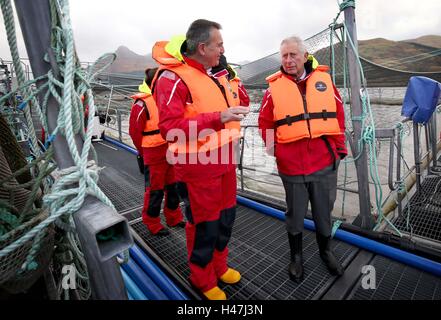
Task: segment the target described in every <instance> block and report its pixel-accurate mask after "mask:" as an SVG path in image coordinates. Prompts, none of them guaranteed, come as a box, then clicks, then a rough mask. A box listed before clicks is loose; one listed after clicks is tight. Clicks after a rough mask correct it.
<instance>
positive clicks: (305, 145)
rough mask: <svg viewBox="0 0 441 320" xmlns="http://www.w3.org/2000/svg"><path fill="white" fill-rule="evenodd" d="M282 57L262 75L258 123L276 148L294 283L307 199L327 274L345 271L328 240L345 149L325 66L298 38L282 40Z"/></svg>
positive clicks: (339, 114)
mask: <svg viewBox="0 0 441 320" xmlns="http://www.w3.org/2000/svg"><path fill="white" fill-rule="evenodd" d="M280 56H281V62H282V66H281V68H280V71H278V72H276V73H275V74H273V75H271V76H269V77H268V78H267V79H266V80H267V81H268V83H269V88H268V90H267V91H266V93H265V95H264V98H263V101H262V107H261V110H260V114H259V128H260V129H261V134H262V138H263V140H264V141H265V143H266V146H267V149H268V150H269V151H274V155H275V157H276V160H277V168H278V171H279V175H280V177H281V178H282V181H283V185H284V188H285V193H286V207H287V211H286V228H287V231H288V240H289V245H290V250H291V263H290V264H289V267H288V272H289V276H290V278H291V279H292V280H294V281H296V282H300V281H301V280H302V279H303V257H302V233H303V219H304V217H305V214H306V212H307V210H308V203H309V202H310V203H311V211H312V216H313V219H314V222H315V226H316V235H317V243H318V246H319V251H320V257H321V258H322V260H323V261H324V263H325V264H326V266H327V267H328V269H329V271H330V272H331V274H333V275H338V276H340V275H342V274H343V272H344V271H343V268H342V266H341V264H340V263H339V262H338V260H337V258H336V257H335V256H334V254H333V252H332V250H331V247H330V239H331V211H332V209H333V206H334V201H335V198H336V187H337V168H338V164H339V161H340V159H343V158H344V157H345V156H346V154H347V150H346V146H345V136H344V132H345V123H344V110H343V105H342V102H341V98H340V95H339V93H338V91H337V89H336V88H335V86H334V84H333V83H332V80H331V77H330V75H329V74H328V73H327V71H328V69H329V68H328V67H326V66H315V65H314V66H313V63H312V60H311V59H308V57H310V56H309V54H308V52H307V50H306V47H305V44H304V43H303V41H302V40H301V39H300V38H299V37H295V36H292V37H289V38H286V39H284V40H283V41H282V43H281V45H280ZM270 141H274V145H270Z"/></svg>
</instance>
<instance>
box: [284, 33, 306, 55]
mask: <svg viewBox="0 0 441 320" xmlns="http://www.w3.org/2000/svg"><path fill="white" fill-rule="evenodd" d="M288 42H294V43H296V44H297V47H298V48H299V50H300V51H301V52H302V54H303V53H306V52H308V49H306V46H305V42H303V40H302V39H301V38H300V37H297V36H290V37H288V38H285V39H283V40H282V42H281V43H280V46H283V45H284V44H285V43H288Z"/></svg>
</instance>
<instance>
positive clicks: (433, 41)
mask: <svg viewBox="0 0 441 320" xmlns="http://www.w3.org/2000/svg"><path fill="white" fill-rule="evenodd" d="M405 41H406V42H413V43H418V44H422V45H425V46H428V47H433V48H441V36H436V35H427V36H422V37H419V38H416V39H412V40H405Z"/></svg>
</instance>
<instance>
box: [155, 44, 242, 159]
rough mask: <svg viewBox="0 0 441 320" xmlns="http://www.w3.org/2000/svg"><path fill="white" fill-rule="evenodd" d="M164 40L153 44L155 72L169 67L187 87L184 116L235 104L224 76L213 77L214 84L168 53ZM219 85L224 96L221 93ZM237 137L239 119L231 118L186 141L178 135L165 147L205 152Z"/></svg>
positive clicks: (191, 115) (205, 76)
mask: <svg viewBox="0 0 441 320" xmlns="http://www.w3.org/2000/svg"><path fill="white" fill-rule="evenodd" d="M166 44H167V42H166V41H161V42H157V43H156V44H155V46H154V47H153V51H152V52H153V54H152V56H153V58H154V59H155V60H156V61H157V62H158V63H160V67H159V70H158V72H157V75H159V74H160V73H161V72H162V71H163V70H170V71H172V72H174V73H176V74H177V75H178V76H179V78H181V79H182V81H183V82H184V83H185V85H186V86H187V87H188V89H189V91H190V94H191V98H192V103H191V104H187V105H186V107H185V112H184V117H185V118H194V117H196V116H197V115H198V114H201V113H208V112H222V111H225V110H227V108H229V107H230V106H235V102H234V98H233V96H232V94H231V93H230V90H229V89H228V79H227V78H226V77H221V78H219V79H217V80H218V81H219V84H220V86H218V85H216V83H215V82H214V81H213V79H211V78H210V77H209V76H208V75H207V74H206V73H203V72H201V71H200V70H198V69H195V68H193V67H190V66H189V65H187V64H185V63H184V62H182V61H179V60H178V59H176V58H174V57H173V56H171V55H170V54H168V53H167V52H166V51H165V49H164V47H165V45H166ZM153 81H155V79H154V80H153ZM222 89H223V91H224V93H225V96H226V98H227V100H226V99H225V97H224V95H223V94H222ZM195 138H196V139H195ZM238 138H240V123H239V122H238V121H231V122H228V123H225V129H221V130H219V131H216V132H212V133H210V134H207V135H204V136H198V137H190V139H186V141H179V138H178V141H177V142H176V143H172V144H170V146H169V148H170V151H172V152H177V153H197V152H207V151H209V150H215V149H218V148H220V147H221V146H223V145H226V144H228V143H230V142H232V141H233V140H236V139H238Z"/></svg>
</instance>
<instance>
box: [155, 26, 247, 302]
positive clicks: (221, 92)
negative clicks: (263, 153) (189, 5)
mask: <svg viewBox="0 0 441 320" xmlns="http://www.w3.org/2000/svg"><path fill="white" fill-rule="evenodd" d="M220 29H221V26H220V25H219V24H218V23H216V22H212V21H208V20H202V19H200V20H196V21H194V22H193V23H192V24H191V25H190V28H189V29H188V31H187V34H186V41H185V42H184V43H183V44H182V47H181V53H182V58H179V57H177V55H176V54H173V53H171V52H170V51H167V49H168V48H169V47H170V46H169V45H170V42H168V43H167V42H157V43H156V44H155V46H154V48H153V58H154V59H155V60H156V61H157V62H158V63H159V64H160V68H159V76H158V79H157V81H156V82H155V84H154V87H153V92H154V97H155V100H156V103H157V105H158V109H159V129H160V131H161V134H162V136H163V137H164V138H166V140H167V141H169V142H170V147H169V154H168V156H169V157H168V158H169V160H170V161H173V162H174V165H175V170H176V176H177V179H178V181H180V182H181V183H180V184H179V193H180V196H181V198H182V199H183V201H184V203H185V205H186V210H185V215H186V217H187V225H186V240H187V252H188V263H189V267H190V282H191V284H192V285H193V286H194V287H196V288H197V289H199V290H200V291H201V292H202V293H203V294H204V296H205V297H206V298H207V299H210V300H225V299H226V295H225V292H224V291H222V290H221V289H220V288H219V287H218V285H217V283H218V280H220V281H222V282H224V283H228V284H235V283H237V282H239V281H240V278H241V276H240V273H239V272H238V271H236V270H234V269H232V268H230V267H229V266H228V264H227V256H228V247H227V245H228V242H229V239H230V237H231V232H232V227H233V224H234V219H235V215H236V163H237V162H236V161H235V159H234V152H233V150H232V149H233V148H234V146H235V145H237V142H238V138H239V137H240V134H239V130H240V124H239V122H240V120H242V119H243V115H244V114H246V113H248V112H249V108H247V107H234V106H235V102H234V99H233V96H232V95H231V92H230V90H228V79H227V78H226V77H219V78H215V77H213V75H212V73H211V69H212V67H214V66H217V65H218V64H219V58H220V56H221V55H222V54H223V53H224V48H223V40H222V35H221V33H220V31H219V30H220ZM181 138H182V139H181ZM175 155H178V158H177V159H176V157H175Z"/></svg>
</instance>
